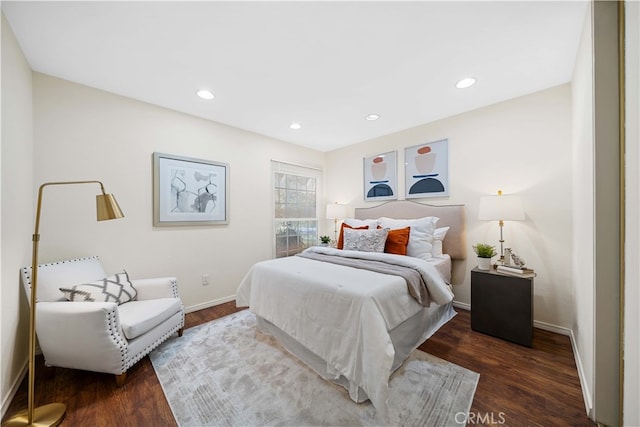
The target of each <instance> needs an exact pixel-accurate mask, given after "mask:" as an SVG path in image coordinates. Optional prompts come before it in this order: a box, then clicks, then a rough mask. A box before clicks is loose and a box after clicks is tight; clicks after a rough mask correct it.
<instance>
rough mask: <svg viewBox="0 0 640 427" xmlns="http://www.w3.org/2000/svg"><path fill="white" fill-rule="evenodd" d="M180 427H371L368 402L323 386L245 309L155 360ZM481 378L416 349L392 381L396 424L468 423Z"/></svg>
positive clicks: (171, 344) (164, 348) (172, 343)
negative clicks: (467, 418) (261, 328)
mask: <svg viewBox="0 0 640 427" xmlns="http://www.w3.org/2000/svg"><path fill="white" fill-rule="evenodd" d="M150 357H151V362H152V364H153V367H154V369H155V371H156V374H157V375H158V379H159V380H160V384H162V388H163V390H164V393H165V395H166V397H167V400H168V401H169V405H170V406H171V410H172V411H173V414H174V416H175V418H176V421H177V423H178V424H179V425H180V426H184V427H187V426H192V427H196V426H197V427H200V426H266V425H269V426H276V425H278V426H319V425H328V426H357V425H363V426H373V425H380V424H383V423H382V422H381V420H379V419H377V418H376V411H375V409H374V408H373V406H372V405H371V403H370V402H369V401H367V402H364V403H360V404H358V403H355V402H353V401H351V400H350V399H349V396H348V394H347V391H346V390H345V389H344V388H342V387H340V386H338V385H335V384H333V383H331V382H328V381H325V380H323V379H322V378H321V377H320V376H318V375H317V374H316V373H315V372H314V371H313V370H311V369H310V368H308V367H307V366H306V365H305V364H303V363H302V362H300V361H299V360H298V359H296V358H295V357H294V356H292V355H291V354H289V353H288V352H287V351H286V350H284V349H283V348H282V347H281V346H280V345H279V344H278V343H277V342H276V341H275V339H273V338H272V337H270V336H267V335H264V334H261V333H260V332H257V330H256V319H255V316H254V315H253V314H252V313H251V312H249V311H248V310H244V311H241V312H238V313H235V314H232V315H230V316H226V317H223V318H220V319H217V320H214V321H212V322H209V323H205V324H203V325H199V326H197V327H194V328H189V329H187V330H185V332H184V335H183V336H182V337H181V338H178V337H175V338H171V339H169V340H167V341H166V342H165V343H164V344H162V345H161V346H160V347H158V348H157V349H156V350H155V351H153V352H152V353H151V355H150ZM478 379H479V374H477V373H475V372H472V371H469V370H467V369H464V368H462V367H460V366H457V365H454V364H452V363H449V362H446V361H444V360H441V359H438V358H437V357H434V356H431V355H429V354H427V353H424V352H422V351H418V350H416V351H414V352H413V353H412V354H411V355H410V356H409V358H408V359H407V360H406V361H405V363H404V364H403V366H402V367H401V368H400V369H398V370H397V371H396V372H395V373H394V374H393V375H392V377H391V380H390V385H389V390H390V397H389V411H390V415H391V424H392V425H397V426H451V425H457V424H462V425H464V424H465V423H464V421H465V414H467V413H468V411H469V409H470V408H471V402H472V401H473V395H474V393H475V389H476V385H477V384H478Z"/></svg>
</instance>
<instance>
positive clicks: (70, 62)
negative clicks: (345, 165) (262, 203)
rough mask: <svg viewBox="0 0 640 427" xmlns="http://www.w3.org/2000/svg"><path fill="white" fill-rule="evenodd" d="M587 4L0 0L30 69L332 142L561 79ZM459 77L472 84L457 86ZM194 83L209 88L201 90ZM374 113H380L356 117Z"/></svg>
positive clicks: (286, 136)
mask: <svg viewBox="0 0 640 427" xmlns="http://www.w3.org/2000/svg"><path fill="white" fill-rule="evenodd" d="M587 4H588V3H587V2H585V1H567V2H561V1H533V2H517V1H495V2H489V1H471V2H461V1H448V2H432V1H422V2H421V1H413V2H382V1H356V2H346V1H331V2H329V1H326V2H321V1H318V2H311V1H285V2H270V1H258V2H245V1H236V2H232V1H229V2H221V1H199V2H180V1H174V2H167V1H164V2H153V1H143V2H112V1H106V2H57V1H44V2H23V1H2V10H3V12H4V14H5V16H6V18H7V20H8V22H9V24H10V26H11V28H12V29H13V32H14V33H15V35H16V37H17V39H18V43H19V44H20V46H21V48H22V50H23V52H24V54H25V56H26V58H27V61H28V62H29V64H30V65H31V68H32V69H33V70H34V71H38V72H41V73H45V74H49V75H52V76H56V77H59V78H62V79H66V80H70V81H73V82H77V83H80V84H84V85H87V86H91V87H95V88H98V89H103V90H106V91H109V92H112V93H116V94H120V95H124V96H127V97H130V98H134V99H137V100H141V101H145V102H148V103H151V104H155V105H159V106H163V107H166V108H170V109H173V110H177V111H182V112H185V113H188V114H191V115H194V116H198V117H202V118H205V119H209V120H212V121H216V122H220V123H224V124H227V125H230V126H234V127H237V128H241V129H245V130H248V131H252V132H256V133H259V134H262V135H267V136H270V137H273V138H277V139H279V140H283V141H288V142H291V143H294V144H299V145H302V146H306V147H311V148H314V149H317V150H320V151H330V150H333V149H336V148H340V147H343V146H347V145H350V144H354V143H358V142H361V141H365V140H368V139H371V138H375V137H379V136H382V135H387V134H390V133H393V132H397V131H400V130H403V129H407V128H410V127H414V126H417V125H420V124H424V123H429V122H432V121H434V120H437V119H441V118H444V117H448V116H452V115H456V114H459V113H462V112H465V111H469V110H472V109H476V108H479V107H483V106H486V105H490V104H493V103H496V102H500V101H502V100H505V99H510V98H513V97H517V96H521V95H525V94H528V93H532V92H535V91H539V90H542V89H546V88H549V87H552V86H556V85H559V84H563V83H566V82H569V81H570V80H571V74H572V70H573V64H574V60H575V55H576V52H577V47H578V41H579V38H580V32H581V29H582V25H583V22H584V17H585V12H586V10H587ZM468 76H473V77H475V78H476V79H477V83H476V84H475V85H474V86H472V87H470V88H468V89H456V87H455V83H456V82H457V81H458V80H459V79H461V78H463V77H468ZM201 88H207V89H209V90H211V91H212V92H213V94H214V95H215V98H214V99H213V100H210V101H205V100H202V99H200V98H198V97H197V96H196V94H195V93H196V90H198V89H201ZM372 113H375V114H378V115H380V118H379V119H378V120H376V121H369V120H365V116H367V115H368V114H372ZM292 122H297V123H299V124H300V125H301V128H300V129H298V130H292V129H290V128H289V125H290V124H291V123H292Z"/></svg>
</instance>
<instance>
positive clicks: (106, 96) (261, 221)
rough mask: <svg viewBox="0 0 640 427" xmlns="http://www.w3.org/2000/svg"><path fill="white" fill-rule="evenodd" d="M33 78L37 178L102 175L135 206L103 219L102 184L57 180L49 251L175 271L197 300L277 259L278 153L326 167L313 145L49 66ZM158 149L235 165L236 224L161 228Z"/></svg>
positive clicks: (186, 294)
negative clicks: (156, 210) (109, 88)
mask: <svg viewBox="0 0 640 427" xmlns="http://www.w3.org/2000/svg"><path fill="white" fill-rule="evenodd" d="M33 84H34V117H35V118H34V129H35V130H34V141H35V142H34V144H35V157H34V158H35V182H36V183H38V184H39V183H42V182H46V181H58V180H61V181H66V180H84V179H98V180H102V181H103V182H104V184H105V188H106V191H107V192H110V193H113V194H114V195H115V196H116V198H117V199H118V202H119V204H120V206H121V208H122V209H123V211H124V214H125V218H124V219H121V220H117V221H106V222H101V223H97V222H96V221H95V207H94V205H95V202H94V198H95V194H97V191H98V188H97V186H95V187H94V186H90V185H87V186H83V187H78V186H74V187H68V186H67V187H48V188H47V190H48V191H47V193H46V194H45V204H46V205H45V208H44V209H45V210H44V211H43V217H42V224H41V235H42V239H41V243H40V251H41V259H42V261H43V262H44V261H51V260H56V259H65V258H68V257H77V256H82V255H87V254H97V255H99V256H100V257H101V259H102V261H103V264H104V265H105V268H106V270H107V271H108V272H117V271H120V270H121V269H123V268H124V269H126V270H127V271H128V272H129V274H130V275H131V276H132V277H134V278H136V277H137V278H141V277H155V276H176V277H177V278H178V281H179V289H180V295H181V297H182V299H183V301H184V304H185V306H187V307H188V308H190V309H194V308H201V307H204V306H208V305H211V304H213V303H215V302H220V301H225V300H228V299H230V298H232V297H233V296H234V295H235V291H236V288H237V286H238V284H239V283H240V281H241V279H242V277H243V276H244V275H245V274H246V272H247V271H248V269H249V267H250V266H251V265H252V264H253V263H255V262H256V261H258V260H263V259H267V258H270V257H271V255H272V252H271V251H272V222H271V217H272V191H271V185H272V184H271V179H270V178H269V177H270V170H271V169H270V168H271V164H270V160H271V159H272V158H275V159H278V160H283V161H290V162H294V163H299V164H307V165H315V166H319V167H322V166H323V161H324V154H323V153H321V152H317V151H314V150H310V149H306V148H302V147H299V146H295V145H292V144H288V143H284V142H281V141H276V140H273V139H269V138H267V137H264V136H260V135H257V134H253V133H250V132H246V131H242V130H239V129H236V128H232V127H228V126H224V125H221V124H217V123H214V122H210V121H207V120H203V119H199V118H195V117H192V116H189V115H185V114H182V113H177V112H175V111H171V110H167V109H163V108H159V107H155V106H152V105H149V104H145V103H142V102H138V101H135V100H131V99H128V98H124V97H121V96H117V95H114V94H110V93H107V92H103V91H100V90H96V89H92V88H89V87H86V86H82V85H78V84H75V83H71V82H67V81H63V80H60V79H57V78H54V77H50V76H46V75H42V74H38V73H34V78H33ZM155 151H158V152H164V153H169V154H175V155H182V156H188V157H195V158H202V159H209V160H215V161H221V162H226V163H228V164H229V165H230V174H231V176H230V195H229V196H230V200H229V203H230V223H229V225H222V226H213V227H171V228H166V227H162V228H154V227H153V226H152V212H153V207H152V200H153V198H152V153H153V152H155ZM58 196H59V199H58V200H55V199H54V197H58ZM203 274H208V275H209V283H210V285H208V286H202V278H201V277H202V275H203Z"/></svg>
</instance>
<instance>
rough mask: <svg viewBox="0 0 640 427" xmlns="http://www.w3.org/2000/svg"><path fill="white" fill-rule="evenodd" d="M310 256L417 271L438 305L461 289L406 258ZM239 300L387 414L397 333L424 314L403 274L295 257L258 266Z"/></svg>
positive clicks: (367, 254) (241, 288)
mask: <svg viewBox="0 0 640 427" xmlns="http://www.w3.org/2000/svg"><path fill="white" fill-rule="evenodd" d="M307 251H313V252H319V253H324V254H333V255H337V256H342V257H360V258H365V259H373V260H381V261H385V262H394V263H398V264H400V265H404V266H410V267H412V268H414V269H417V270H419V271H420V273H421V274H422V276H423V278H424V279H425V282H426V283H427V288H428V291H429V294H430V297H431V300H432V301H433V302H435V303H437V304H446V303H449V302H451V301H452V300H453V292H452V291H451V288H450V287H449V285H448V284H447V283H446V282H445V281H444V279H443V278H442V276H441V275H440V273H438V271H437V269H436V267H434V266H433V265H432V264H430V263H429V262H427V261H423V260H421V259H418V258H412V257H407V256H401V255H392V254H386V253H370V252H356V251H344V250H337V249H332V248H325V247H313V248H309V249H307ZM236 302H237V305H238V306H239V307H243V306H249V307H250V309H251V311H252V312H254V313H255V314H256V315H258V316H261V317H262V318H264V319H266V320H268V321H269V322H271V323H273V324H274V325H276V326H277V327H278V328H280V329H281V330H282V331H284V332H285V333H287V334H288V335H290V336H291V337H293V338H294V339H296V340H297V341H298V342H300V343H301V344H302V345H304V346H305V347H306V348H308V349H309V350H311V351H312V352H314V353H315V354H316V355H318V356H320V357H321V358H322V359H323V360H325V361H326V362H327V371H328V372H329V374H330V375H332V376H334V378H336V379H337V378H338V377H339V376H340V375H343V376H344V377H346V378H347V379H348V380H349V382H350V384H351V386H350V389H349V394H350V396H351V398H352V399H353V400H357V397H358V396H357V393H358V387H360V388H362V389H363V390H364V391H365V393H366V394H367V396H368V397H369V399H371V402H372V403H373V405H374V406H375V408H376V409H377V410H378V411H379V412H380V415H382V416H383V417H384V416H386V414H387V397H388V381H389V376H390V375H391V367H392V364H393V360H394V356H395V351H394V348H393V345H392V343H391V338H390V336H389V331H390V330H392V329H393V328H395V327H396V326H398V325H399V324H400V323H402V322H403V321H405V320H406V319H408V318H410V317H411V316H413V315H414V314H416V313H417V312H418V311H420V310H422V309H424V308H423V307H422V306H421V305H420V304H418V303H417V302H416V301H415V300H414V299H413V298H412V297H411V296H410V295H409V292H408V291H407V284H406V282H405V280H404V279H403V278H402V277H399V276H392V275H387V274H380V273H375V272H371V271H368V270H362V269H356V268H351V267H346V266H342V265H336V264H332V263H327V262H320V261H315V260H311V259H307V258H303V257H298V256H292V257H287V258H279V259H274V260H268V261H262V262H258V263H256V264H255V265H254V266H253V267H251V269H250V270H249V272H248V273H247V275H246V276H245V278H244V279H243V280H242V282H241V283H240V286H239V287H238V292H237V297H236Z"/></svg>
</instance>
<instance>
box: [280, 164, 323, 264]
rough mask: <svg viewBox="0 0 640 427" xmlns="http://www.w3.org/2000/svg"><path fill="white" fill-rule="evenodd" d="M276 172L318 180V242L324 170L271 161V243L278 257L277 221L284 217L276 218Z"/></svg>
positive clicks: (316, 210)
mask: <svg viewBox="0 0 640 427" xmlns="http://www.w3.org/2000/svg"><path fill="white" fill-rule="evenodd" d="M276 173H284V174H289V175H297V176H304V177H307V178H314V179H315V180H316V191H315V192H316V209H315V221H316V231H317V233H316V236H315V243H317V239H318V235H319V234H320V232H321V231H320V230H321V228H322V227H321V224H323V223H322V221H321V220H322V211H323V210H322V209H321V204H322V200H323V192H322V190H323V189H322V177H323V171H322V169H320V168H317V167H313V166H304V165H298V164H293V163H288V162H283V161H278V160H272V161H271V219H272V221H271V242H272V243H271V244H272V250H271V253H272V256H273V258H276V256H277V253H276V223H277V222H279V221H282V218H276V195H275V194H276V178H275V176H276Z"/></svg>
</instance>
